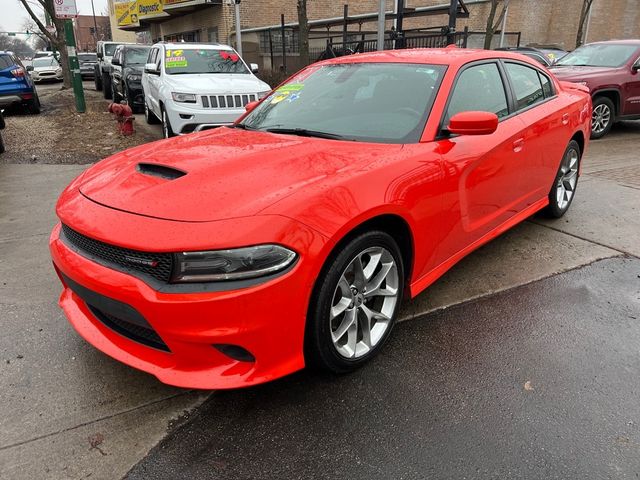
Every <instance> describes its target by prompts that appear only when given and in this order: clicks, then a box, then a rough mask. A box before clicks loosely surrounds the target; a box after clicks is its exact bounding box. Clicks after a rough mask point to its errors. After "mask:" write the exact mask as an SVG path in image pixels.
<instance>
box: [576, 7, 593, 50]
mask: <svg viewBox="0 0 640 480" xmlns="http://www.w3.org/2000/svg"><path fill="white" fill-rule="evenodd" d="M592 4H593V0H582V8H581V9H580V20H579V21H578V34H577V35H576V48H578V47H579V46H580V45H582V43H583V42H584V33H585V32H584V30H585V26H586V25H585V23H586V22H587V18H588V17H589V11H590V10H591V5H592Z"/></svg>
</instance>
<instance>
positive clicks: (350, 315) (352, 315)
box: [331, 308, 357, 342]
mask: <svg viewBox="0 0 640 480" xmlns="http://www.w3.org/2000/svg"><path fill="white" fill-rule="evenodd" d="M354 323H357V322H356V309H355V308H351V309H349V310H347V311H346V312H345V314H344V317H343V318H342V322H341V323H340V326H339V327H338V328H337V329H336V331H335V332H332V333H331V336H332V337H333V341H334V342H338V341H340V339H341V338H342V337H344V335H345V333H347V331H348V330H349V328H350V327H351V326H352V325H353V324H354Z"/></svg>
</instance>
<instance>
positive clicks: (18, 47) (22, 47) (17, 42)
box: [0, 33, 33, 58]
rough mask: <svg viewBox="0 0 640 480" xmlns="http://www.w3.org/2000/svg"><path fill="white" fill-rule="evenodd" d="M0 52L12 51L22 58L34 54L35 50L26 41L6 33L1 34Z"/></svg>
mask: <svg viewBox="0 0 640 480" xmlns="http://www.w3.org/2000/svg"><path fill="white" fill-rule="evenodd" d="M0 50H10V51H12V52H13V53H15V54H16V55H18V57H20V58H24V57H29V56H31V55H32V54H33V48H32V47H31V45H29V44H28V43H27V42H26V41H25V40H23V39H22V38H18V37H15V36H10V35H7V34H5V33H0Z"/></svg>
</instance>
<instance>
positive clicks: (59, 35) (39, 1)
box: [19, 0, 71, 88]
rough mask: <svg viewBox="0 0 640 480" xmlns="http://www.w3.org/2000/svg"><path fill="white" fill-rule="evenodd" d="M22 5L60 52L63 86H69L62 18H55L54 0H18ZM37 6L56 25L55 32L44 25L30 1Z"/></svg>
mask: <svg viewBox="0 0 640 480" xmlns="http://www.w3.org/2000/svg"><path fill="white" fill-rule="evenodd" d="M19 2H20V3H21V4H22V6H23V7H24V8H25V10H26V11H27V13H28V14H29V16H30V17H31V18H32V19H33V21H34V22H35V24H36V25H37V26H38V29H39V30H40V32H41V33H42V34H43V35H44V36H45V37H46V38H47V40H48V41H49V43H51V46H52V47H53V48H55V49H56V50H57V51H58V52H59V53H60V65H61V66H62V74H63V76H64V86H65V88H70V87H71V74H70V72H69V55H68V54H67V48H66V41H65V36H64V20H63V19H59V18H56V15H55V9H54V6H53V2H54V0H19ZM32 2H33V4H34V5H35V6H37V7H38V8H42V10H44V12H45V14H48V15H49V16H50V17H51V21H52V22H53V25H54V26H55V27H56V28H55V30H56V31H55V32H54V33H51V32H49V30H47V28H46V27H45V25H44V23H43V22H42V20H41V19H40V16H39V15H38V13H37V12H36V11H34V9H33V8H32V6H31V3H32Z"/></svg>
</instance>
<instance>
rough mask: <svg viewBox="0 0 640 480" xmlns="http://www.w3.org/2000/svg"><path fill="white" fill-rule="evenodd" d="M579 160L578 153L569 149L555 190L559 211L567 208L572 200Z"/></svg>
mask: <svg viewBox="0 0 640 480" xmlns="http://www.w3.org/2000/svg"><path fill="white" fill-rule="evenodd" d="M579 158H580V155H579V153H578V152H577V151H576V150H575V149H574V148H570V149H569V150H568V151H567V153H566V155H565V158H564V160H563V162H562V167H561V168H560V177H559V178H558V183H557V188H556V202H557V204H558V208H559V209H560V210H564V209H565V208H567V206H568V205H569V203H570V202H571V199H572V198H573V194H574V192H575V189H576V183H577V182H578V160H579Z"/></svg>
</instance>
